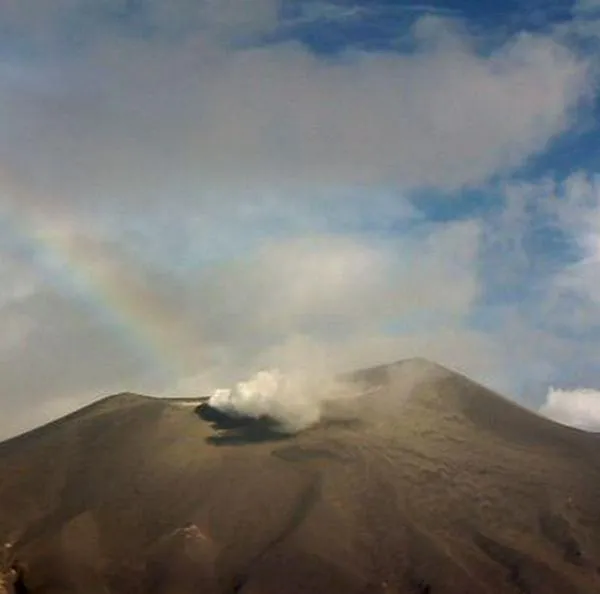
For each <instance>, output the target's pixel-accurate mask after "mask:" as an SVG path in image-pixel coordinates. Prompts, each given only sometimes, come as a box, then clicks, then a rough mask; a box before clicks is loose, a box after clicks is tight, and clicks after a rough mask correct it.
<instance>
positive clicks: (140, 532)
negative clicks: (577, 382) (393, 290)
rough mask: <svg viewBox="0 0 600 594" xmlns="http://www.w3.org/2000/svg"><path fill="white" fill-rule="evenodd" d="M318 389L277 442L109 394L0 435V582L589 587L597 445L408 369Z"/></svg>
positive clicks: (125, 590) (596, 551)
mask: <svg viewBox="0 0 600 594" xmlns="http://www.w3.org/2000/svg"><path fill="white" fill-rule="evenodd" d="M336 386H337V390H338V392H337V394H336V396H335V398H333V399H332V398H321V400H320V402H321V408H320V411H321V414H320V417H319V418H318V419H314V423H313V424H311V425H310V426H308V427H307V428H304V429H303V430H300V431H297V432H295V433H293V432H290V429H289V427H288V428H286V429H285V430H282V427H281V426H280V425H279V424H278V423H277V421H276V420H275V419H273V418H269V417H265V416H261V415H258V418H250V417H247V416H246V417H240V416H235V415H232V411H231V409H228V410H225V409H223V410H220V409H219V408H216V407H214V406H211V405H210V404H209V401H208V399H201V400H197V401H194V400H180V399H164V398H152V397H146V396H140V395H135V394H130V393H125V394H119V395H116V396H113V397H110V398H107V399H104V400H100V401H98V402H96V403H94V404H93V405H91V406H89V407H86V408H83V409H81V410H79V411H77V412H75V413H73V414H71V415H69V416H67V417H64V418H61V419H59V420H57V421H55V422H53V423H50V424H49V425H46V426H43V427H40V428H38V429H36V430H34V431H31V432H29V433H26V434H24V435H21V436H19V437H16V438H13V439H10V440H8V441H5V442H3V443H1V444H0V538H1V539H3V541H4V542H8V543H12V545H13V546H12V550H13V555H12V556H13V557H14V565H13V570H14V571H13V573H12V574H11V575H12V579H13V581H14V587H15V588H16V590H15V591H17V592H21V593H24V592H27V593H31V594H38V593H39V594H42V593H44V594H46V593H54V594H58V593H59V592H60V593H63V592H69V593H71V594H76V593H82V594H84V593H85V594H96V593H98V594H100V593H106V592H112V593H115V594H121V593H122V594H136V593H140V594H142V593H143V594H152V593H156V594H160V593H165V594H166V593H171V592H172V593H175V592H177V593H178V594H187V593H189V594H192V593H195V594H197V593H198V592H203V593H215V594H216V593H223V594H230V593H233V592H240V593H243V594H249V593H252V594H263V593H264V594H267V593H272V594H282V593H287V592H289V593H294V592H322V593H325V592H331V593H336V592H339V593H342V592H343V593H356V594H367V593H369V594H374V593H376V592H379V593H392V592H393V593H396V594H471V593H472V594H482V593H489V594H537V593H539V594H546V593H548V594H549V593H553V594H571V593H572V594H587V593H590V594H592V593H595V592H598V591H599V589H600V458H599V457H598V448H599V446H600V439H599V438H598V436H596V435H594V434H591V433H586V432H582V431H579V430H577V429H573V428H569V427H565V426H561V425H558V424H556V423H554V422H552V421H550V420H548V419H546V418H543V417H541V416H538V415H536V414H534V413H532V412H530V411H528V410H526V409H524V408H521V407H520V406H518V405H516V404H514V403H512V402H510V401H509V400H506V399H505V398H503V397H501V396H499V395H497V394H495V393H493V392H491V391H490V390H488V389H486V388H483V387H482V386H480V385H479V384H477V383H474V382H472V381H471V380H469V379H468V378H466V377H465V376H462V375H459V374H457V373H455V372H453V371H449V370H448V369H446V368H443V367H441V366H439V365H436V364H434V363H430V362H428V361H426V360H422V359H412V360H406V361H401V362H399V363H396V364H393V365H383V366H380V367H375V368H370V369H366V370H364V371H359V372H356V373H353V374H349V375H347V376H345V377H343V378H338V379H337V381H336ZM342 386H343V393H342V392H341V390H342ZM213 404H214V403H213ZM9 565H10V563H7V566H6V567H5V570H6V572H5V573H6V575H7V576H9V573H10V572H9V571H8V570H9Z"/></svg>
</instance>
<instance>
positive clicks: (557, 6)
mask: <svg viewBox="0 0 600 594" xmlns="http://www.w3.org/2000/svg"><path fill="white" fill-rule="evenodd" d="M492 6H493V8H490V7H492ZM599 75H600V2H598V1H597V0H575V1H574V2H562V1H560V2H559V1H556V2H552V1H551V2H548V1H543V2H542V0H522V1H518V0H513V1H509V2H503V3H495V4H492V3H481V2H475V1H474V0H470V1H467V0H448V1H446V2H438V3H431V4H428V3H402V2H398V1H396V0H394V1H392V0H369V1H368V2H366V1H363V2H360V1H356V2H351V1H345V0H338V1H336V2H329V1H327V0H324V1H313V0H295V1H291V0H219V1H216V0H169V2H168V3H167V2H161V1H159V0H137V1H134V0H103V1H98V0H56V1H55V2H46V1H45V0H0V129H1V130H2V134H0V325H1V327H2V329H3V331H2V333H1V334H0V377H1V378H2V396H1V398H2V416H1V417H0V437H8V436H10V435H13V434H16V433H17V432H19V431H22V430H25V429H27V428H30V427H33V426H35V425H37V424H39V423H42V422H45V421H47V420H49V419H52V418H54V417H57V416H59V415H62V414H65V413H67V412H70V411H72V410H73V409H75V408H77V407H79V406H82V405H84V404H87V403H89V402H91V401H92V400H94V399H96V398H98V397H101V396H106V395H108V394H111V393H115V392H121V391H135V392H141V393H147V394H153V395H160V396H165V395H166V396H204V395H207V394H209V393H210V392H211V391H212V390H213V389H215V388H216V387H220V386H223V385H230V384H231V382H234V381H237V380H238V379H240V378H244V377H247V376H248V375H251V374H253V373H255V372H256V371H257V370H259V369H263V368H267V369H268V368H280V369H282V370H284V371H286V370H296V371H297V370H298V369H305V370H308V369H310V370H314V369H320V370H322V369H326V370H328V371H332V372H337V371H345V370H350V369H353V368H358V367H365V366H368V365H372V364H377V363H383V362H392V361H396V360H399V359H403V358H407V357H413V356H421V357H426V358H429V359H432V360H434V361H437V362H438V363H441V364H443V365H447V366H450V367H452V368H453V369H456V370H458V371H460V372H462V373H466V374H467V375H469V376H470V377H472V378H473V379H475V380H476V381H479V382H482V383H483V384H485V385H486V386H489V387H491V388H493V389H495V390H497V391H499V392H501V393H502V394H504V395H506V396H508V397H510V398H513V399H515V400H517V401H519V402H521V403H522V404H524V405H526V406H528V407H529V408H532V409H534V410H540V411H541V412H542V413H544V414H547V415H548V416H550V417H552V418H554V419H556V420H558V421H560V422H564V423H567V424H572V425H576V426H579V427H583V428H586V429H596V430H600V392H599V391H600V362H599V359H598V353H599V352H600V282H599V281H600V175H599V174H600V143H598V142H597V140H596V139H597V137H598V134H599V133H600V102H599V98H598V91H599V87H598V83H599V82H600V78H599Z"/></svg>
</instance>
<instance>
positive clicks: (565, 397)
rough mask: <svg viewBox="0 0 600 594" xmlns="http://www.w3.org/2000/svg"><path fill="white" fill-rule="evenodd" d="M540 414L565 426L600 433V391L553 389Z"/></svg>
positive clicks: (549, 392)
mask: <svg viewBox="0 0 600 594" xmlns="http://www.w3.org/2000/svg"><path fill="white" fill-rule="evenodd" d="M540 413H541V414H543V415H545V416H547V417H549V418H550V419H552V420H554V421H558V422H559V423H563V424H565V425H571V426H573V427H578V428H580V429H586V430H591V431H600V390H593V389H589V388H580V389H576V390H561V389H555V388H551V389H550V390H549V391H548V395H547V398H546V402H545V403H544V404H543V406H542V407H541V408H540Z"/></svg>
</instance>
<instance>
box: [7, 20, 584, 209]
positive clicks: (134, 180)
mask: <svg viewBox="0 0 600 594" xmlns="http://www.w3.org/2000/svg"><path fill="white" fill-rule="evenodd" d="M425 20H426V21H427V22H428V23H429V25H428V26H427V27H424V24H423V23H424V21H425ZM434 21H435V23H434ZM433 24H435V26H433ZM417 28H418V30H419V31H421V33H420V35H419V39H420V41H419V46H418V49H417V51H416V52H415V53H414V54H410V55H402V54H396V53H390V52H388V53H368V52H367V53H365V52H355V53H348V54H346V55H344V56H342V57H341V58H340V59H339V60H324V59H321V58H319V57H317V56H316V55H314V54H312V53H311V52H310V51H309V50H308V49H307V48H306V47H304V46H302V45H300V44H298V43H293V42H289V43H282V44H277V45H274V46H268V47H262V48H255V49H246V50H237V51H231V50H228V49H226V48H224V47H223V46H221V45H220V44H218V43H216V42H214V40H212V39H211V38H210V37H206V36H204V35H203V34H202V33H200V34H199V35H198V36H197V37H196V38H194V39H193V40H187V41H185V42H182V43H180V44H162V43H157V42H152V41H146V40H140V39H130V38H123V37H115V36H114V34H111V35H110V36H109V37H108V38H102V37H100V38H99V39H98V40H97V41H96V42H95V44H93V45H91V46H90V47H89V48H87V50H86V51H82V52H80V53H78V54H74V55H73V56H71V57H70V58H62V59H61V61H60V63H58V64H57V65H56V67H54V68H53V67H52V61H50V62H48V63H46V64H45V65H44V67H43V68H41V67H40V66H37V69H38V70H40V69H41V74H40V76H42V77H43V78H44V80H45V81H46V83H45V88H44V89H36V90H32V89H31V88H26V89H24V88H23V85H16V84H14V85H8V87H6V86H5V88H4V89H1V90H0V92H1V93H2V95H3V96H4V97H5V105H6V107H5V112H6V114H5V118H6V125H7V128H6V133H5V136H4V137H5V139H6V147H8V146H10V150H7V158H6V159H5V166H8V167H11V166H12V167H13V168H18V169H19V170H20V171H21V172H22V175H23V176H25V177H27V179H28V180H30V183H32V184H36V185H37V187H38V188H40V189H43V191H44V192H45V193H46V194H48V193H52V194H53V196H54V198H53V199H52V200H53V201H61V202H67V203H69V204H70V205H71V207H72V206H73V205H75V204H76V205H78V206H79V207H81V205H88V207H89V205H90V203H91V204H94V205H95V206H94V208H95V209H98V208H102V205H104V208H109V207H110V208H113V209H114V208H115V207H116V205H115V202H118V203H119V206H118V208H120V209H121V208H124V206H123V204H124V202H126V208H127V209H128V210H130V209H133V210H135V207H136V205H137V207H138V208H139V206H140V204H143V205H144V206H143V209H144V210H146V209H147V208H148V205H149V204H150V203H153V204H154V205H155V206H156V205H157V204H161V203H162V201H163V200H164V197H165V196H167V195H168V196H169V197H170V205H169V206H170V208H173V207H177V205H179V206H180V208H182V209H185V210H186V211H187V214H190V210H194V209H195V210H198V209H201V208H206V207H207V203H210V198H208V197H207V195H208V194H214V190H215V189H217V190H218V191H219V193H220V194H229V198H225V200H228V201H231V200H234V197H235V196H241V197H242V198H243V199H245V200H248V199H249V196H248V194H249V188H252V192H253V193H255V194H260V193H261V192H263V191H267V189H268V190H269V191H271V192H272V191H273V188H279V190H280V194H289V193H290V192H292V190H294V192H293V193H295V194H298V193H299V192H298V191H297V190H298V188H307V187H308V188H311V189H313V190H316V189H318V190H319V191H321V192H322V191H323V189H325V188H331V189H332V190H334V191H337V190H339V188H340V187H341V188H350V187H357V186H360V187H365V186H369V185H377V186H386V185H392V184H393V185H397V186H400V187H404V188H410V187H417V186H421V185H433V186H439V187H442V188H456V187H460V186H462V185H464V184H474V183H478V182H481V181H482V180H484V179H486V178H487V177H488V176H490V175H492V174H494V173H497V172H498V171H502V170H506V169H507V168H511V167H514V166H518V165H520V164H522V163H523V162H524V160H525V159H527V158H528V157H529V156H530V155H532V154H534V153H536V152H538V151H541V150H543V149H544V147H545V146H546V144H547V143H548V141H549V140H550V139H551V138H553V137H554V136H555V135H557V134H559V133H560V132H562V131H564V130H565V129H567V128H568V127H569V125H570V124H571V121H572V110H573V109H574V108H575V107H576V105H577V104H578V102H579V101H580V100H581V99H582V97H584V96H586V93H587V90H588V80H587V70H586V63H585V62H584V61H582V60H580V59H579V58H577V57H576V56H575V54H573V53H571V52H570V51H569V50H568V49H567V48H566V47H564V46H562V45H560V44H559V43H557V42H556V41H554V40H553V39H552V38H550V37H546V36H541V35H540V36H535V35H521V36H517V37H515V38H513V39H511V40H510V41H509V42H507V43H506V44H505V45H504V46H503V47H501V48H500V49H499V50H498V51H496V52H495V53H494V54H493V55H491V56H489V57H483V56H480V55H478V53H477V51H476V48H475V47H474V42H473V40H471V39H470V38H469V37H468V36H467V34H466V33H464V32H462V31H461V30H459V29H457V28H456V27H455V26H453V25H452V26H450V25H448V24H447V22H446V21H444V20H443V19H440V18H438V17H431V16H428V17H425V18H424V19H421V21H420V25H418V27H417ZM200 56H201V57H200ZM32 76H33V75H32ZM6 84H7V83H5V85H6ZM66 172H68V175H67V174H66ZM232 172H235V174H233V173H232ZM242 190H243V191H242ZM300 193H301V192H300ZM124 196H126V199H125V200H123V197H124Z"/></svg>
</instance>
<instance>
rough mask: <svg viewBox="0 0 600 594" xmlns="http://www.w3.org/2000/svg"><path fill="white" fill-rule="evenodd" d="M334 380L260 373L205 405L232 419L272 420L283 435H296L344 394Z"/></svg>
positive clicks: (218, 392)
mask: <svg viewBox="0 0 600 594" xmlns="http://www.w3.org/2000/svg"><path fill="white" fill-rule="evenodd" d="M341 388H342V386H341V384H340V383H339V382H336V381H335V380H324V379H323V378H321V377H318V376H317V377H314V376H311V375H310V374H305V373H299V372H296V373H286V374H283V373H281V371H279V370H278V369H272V370H263V371H259V372H258V373H256V374H255V375H254V376H252V377H251V378H250V379H249V380H247V381H242V382H238V383H237V384H235V386H233V388H226V389H218V390H215V391H214V392H213V394H212V396H211V397H210V399H209V401H208V403H209V405H210V406H212V407H213V408H216V409H218V410H220V411H222V412H224V413H226V414H229V415H232V416H241V417H252V418H257V419H258V418H261V417H269V418H271V419H273V420H275V421H276V422H277V423H278V424H279V425H280V427H281V429H282V431H285V432H297V431H301V430H302V429H306V428H307V427H310V426H311V425H314V424H316V423H318V422H319V420H320V419H321V417H322V415H323V408H324V405H325V403H326V402H327V401H328V400H334V399H336V398H340V397H342V396H343V395H344V394H348V391H347V390H346V391H345V392H344V391H342V389H341Z"/></svg>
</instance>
